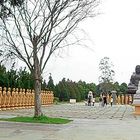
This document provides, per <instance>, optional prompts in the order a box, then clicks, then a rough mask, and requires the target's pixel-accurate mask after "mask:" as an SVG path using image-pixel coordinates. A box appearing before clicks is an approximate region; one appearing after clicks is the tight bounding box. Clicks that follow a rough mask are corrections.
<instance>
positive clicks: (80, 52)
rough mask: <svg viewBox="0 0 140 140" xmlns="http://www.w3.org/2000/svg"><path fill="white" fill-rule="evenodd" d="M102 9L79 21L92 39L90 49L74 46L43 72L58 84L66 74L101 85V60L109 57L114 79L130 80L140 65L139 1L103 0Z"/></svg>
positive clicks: (69, 76)
mask: <svg viewBox="0 0 140 140" xmlns="http://www.w3.org/2000/svg"><path fill="white" fill-rule="evenodd" d="M100 12H101V13H102V14H100V15H98V16H97V17H95V18H93V19H88V20H86V21H84V22H83V23H81V24H80V27H81V28H83V29H84V30H85V31H86V34H87V35H86V37H87V38H88V39H89V40H88V41H85V42H84V43H85V44H87V46H88V47H89V48H92V49H89V48H85V47H80V46H79V47H77V46H73V47H71V48H69V49H68V50H67V51H66V52H65V55H63V57H62V58H54V59H51V61H50V62H49V64H48V65H47V69H46V71H45V72H44V77H45V79H46V80H47V79H48V76H49V73H52V77H53V80H54V82H55V83H58V82H59V81H61V80H62V78H63V77H65V78H69V79H70V80H73V81H79V80H82V81H86V82H87V83H90V82H94V83H96V84H98V77H99V75H100V73H99V62H100V60H101V59H102V58H103V57H105V56H107V57H109V58H110V60H111V62H112V63H113V64H114V71H115V73H116V74H115V78H114V81H118V82H119V83H120V84H121V83H122V82H126V83H127V84H128V83H129V80H130V76H131V74H132V73H133V72H134V70H135V66H136V65H140V0H103V1H102V3H101V4H100Z"/></svg>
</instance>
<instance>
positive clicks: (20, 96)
mask: <svg viewBox="0 0 140 140" xmlns="http://www.w3.org/2000/svg"><path fill="white" fill-rule="evenodd" d="M53 100H54V94H53V92H52V91H44V90H43V91H41V104H42V105H49V104H52V103H53ZM31 107H34V90H29V89H27V90H25V89H21V88H20V89H18V88H16V89H15V88H13V89H12V90H11V88H8V89H7V88H6V87H4V88H2V87H0V110H10V109H18V108H31Z"/></svg>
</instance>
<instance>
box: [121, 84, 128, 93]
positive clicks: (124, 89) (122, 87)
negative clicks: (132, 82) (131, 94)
mask: <svg viewBox="0 0 140 140" xmlns="http://www.w3.org/2000/svg"><path fill="white" fill-rule="evenodd" d="M126 91H127V84H126V83H122V84H121V85H120V92H121V93H123V94H125V93H126Z"/></svg>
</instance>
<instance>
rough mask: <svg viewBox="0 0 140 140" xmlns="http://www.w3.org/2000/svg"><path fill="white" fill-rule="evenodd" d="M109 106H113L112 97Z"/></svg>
mask: <svg viewBox="0 0 140 140" xmlns="http://www.w3.org/2000/svg"><path fill="white" fill-rule="evenodd" d="M110 104H111V106H112V105H113V97H111V99H110Z"/></svg>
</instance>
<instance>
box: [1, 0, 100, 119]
mask: <svg viewBox="0 0 140 140" xmlns="http://www.w3.org/2000/svg"><path fill="white" fill-rule="evenodd" d="M22 2H23V3H22V5H21V6H20V7H8V6H7V8H8V10H9V12H10V17H8V18H6V19H5V18H3V16H2V17H1V21H2V23H1V27H2V29H3V34H2V35H1V37H2V39H3V41H4V44H3V45H5V48H6V51H5V52H6V54H5V55H6V56H7V57H13V56H15V57H16V58H19V59H20V60H22V61H23V62H25V64H26V65H27V66H28V68H29V70H30V71H31V73H32V75H33V80H34V89H35V113H34V115H35V116H36V117H37V116H40V115H42V110H41V99H40V93H41V82H42V77H41V75H42V73H43V70H44V69H45V66H46V64H47V62H48V60H49V59H50V57H51V56H52V54H54V53H55V52H56V51H57V50H60V49H62V48H63V47H66V46H69V45H70V44H72V43H73V41H72V40H70V39H68V37H69V36H70V35H71V34H72V32H73V31H74V30H75V29H76V27H77V25H78V23H79V22H81V21H82V20H84V19H85V18H87V17H94V16H95V15H96V13H95V9H96V7H97V5H98V4H99V0H23V1H22Z"/></svg>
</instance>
